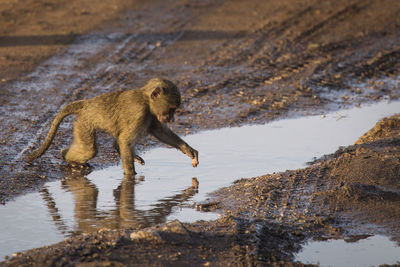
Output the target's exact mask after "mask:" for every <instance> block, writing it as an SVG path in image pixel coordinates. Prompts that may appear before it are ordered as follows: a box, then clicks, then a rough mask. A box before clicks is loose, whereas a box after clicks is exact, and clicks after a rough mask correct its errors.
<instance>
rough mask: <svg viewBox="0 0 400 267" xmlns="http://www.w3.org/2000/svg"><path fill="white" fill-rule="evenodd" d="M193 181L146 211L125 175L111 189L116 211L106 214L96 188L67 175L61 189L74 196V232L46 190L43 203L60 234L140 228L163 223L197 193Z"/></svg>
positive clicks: (81, 177) (80, 176) (77, 176)
mask: <svg viewBox="0 0 400 267" xmlns="http://www.w3.org/2000/svg"><path fill="white" fill-rule="evenodd" d="M194 180H195V181H196V183H193V182H192V186H190V187H188V188H187V189H185V190H182V191H181V192H179V193H178V194H176V195H173V196H169V197H166V198H163V199H160V200H158V201H157V202H156V203H155V204H154V205H153V208H151V209H149V210H142V209H138V208H137V207H136V205H135V184H136V183H137V182H135V179H134V178H133V177H132V176H125V177H124V178H123V180H122V181H121V184H120V185H119V186H118V187H117V188H116V189H114V201H115V209H112V210H107V211H105V210H100V209H99V208H98V207H97V203H98V196H99V190H98V188H97V187H96V186H95V185H94V184H93V183H92V182H91V181H90V180H89V179H88V178H86V177H85V176H84V175H83V174H81V173H79V172H70V173H69V174H67V177H66V178H65V179H64V180H63V181H62V186H63V188H64V189H65V190H66V191H68V192H71V193H72V194H73V196H74V200H75V208H74V217H75V220H76V227H77V228H76V229H69V227H68V226H67V225H66V224H65V223H64V221H63V216H62V214H61V213H60V212H59V210H58V208H57V203H56V202H55V200H54V199H53V197H52V196H51V193H50V192H49V191H48V190H46V189H42V190H41V195H42V196H43V198H44V200H45V201H46V204H47V206H48V208H49V211H50V213H51V216H52V218H53V219H54V222H55V224H56V226H57V228H58V229H59V230H60V231H61V232H63V233H71V232H76V231H78V232H91V231H97V230H98V229H101V228H109V229H121V228H143V227H148V226H152V225H155V224H158V223H162V222H165V221H166V218H167V216H168V215H170V214H171V212H172V211H173V209H174V207H176V206H178V205H180V204H182V203H184V202H186V201H187V200H188V199H189V198H191V197H192V196H194V195H195V194H196V193H197V192H198V190H197V186H198V182H197V179H196V178H194Z"/></svg>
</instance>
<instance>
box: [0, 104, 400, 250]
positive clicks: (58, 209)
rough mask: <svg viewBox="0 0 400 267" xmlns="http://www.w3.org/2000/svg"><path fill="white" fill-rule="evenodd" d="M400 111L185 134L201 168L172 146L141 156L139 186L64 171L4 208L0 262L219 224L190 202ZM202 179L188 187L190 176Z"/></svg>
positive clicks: (370, 110) (308, 155)
mask: <svg viewBox="0 0 400 267" xmlns="http://www.w3.org/2000/svg"><path fill="white" fill-rule="evenodd" d="M398 112H400V102H381V103H377V104H373V105H366V106H363V107H362V108H352V109H348V110H342V111H339V112H333V113H330V114H326V115H324V116H321V114H320V115H316V116H309V117H302V118H297V119H286V120H279V121H275V122H272V123H269V124H266V125H256V126H243V127H240V128H225V129H221V130H213V131H204V132H201V133H199V134H194V135H190V136H186V137H185V140H187V142H188V143H189V144H191V145H192V146H193V147H194V148H196V149H198V150H199V152H200V165H199V166H198V167H197V168H192V167H191V160H190V159H189V158H187V157H186V156H185V155H183V154H181V153H180V152H178V151H176V150H175V149H166V148H156V149H152V150H150V151H148V152H146V153H144V154H143V155H141V156H142V157H143V158H144V160H145V161H146V165H145V166H137V171H138V178H136V182H134V181H132V180H129V179H124V178H123V172H122V169H121V166H120V165H119V166H113V167H109V168H106V169H103V170H96V171H94V172H92V173H90V174H89V175H86V176H84V175H81V174H78V173H66V174H65V179H63V180H62V181H54V182H49V183H47V184H45V186H44V187H43V188H42V189H41V190H40V191H39V192H36V193H29V194H26V195H24V196H21V197H18V198H17V199H16V201H11V202H9V203H7V205H5V206H0V216H1V226H2V231H1V232H0V257H3V256H5V255H10V254H12V253H13V252H16V251H21V250H26V249H30V248H34V247H39V246H43V245H48V244H52V243H55V242H58V241H61V240H62V239H64V238H65V237H66V236H70V235H72V234H74V233H79V232H86V231H93V230H97V229H100V228H112V229H118V228H125V227H132V228H139V227H144V226H149V225H154V224H156V223H161V222H166V221H171V220H174V219H179V220H181V221H185V222H191V221H195V220H199V219H204V220H208V219H214V218H216V217H217V214H213V213H204V212H198V211H196V210H194V209H192V208H189V207H188V205H189V204H190V203H192V202H199V201H203V200H204V199H206V198H207V194H208V193H210V192H212V191H214V190H216V189H218V188H220V187H223V186H228V185H229V184H231V183H232V182H233V181H234V180H237V179H240V178H243V177H254V176H257V175H262V174H267V173H273V172H279V171H284V170H287V169H297V168H301V167H304V166H305V165H306V162H308V161H310V160H312V159H313V158H314V157H320V156H322V155H324V154H327V153H332V152H334V151H335V150H336V149H337V148H338V147H339V146H347V145H350V144H353V143H354V142H355V141H356V139H357V138H358V137H360V136H361V135H362V134H364V133H365V132H366V131H367V130H369V129H370V128H372V127H373V126H374V125H375V123H376V122H377V121H378V120H379V119H380V118H382V117H385V116H388V115H392V114H395V113H398ZM193 177H196V178H197V179H198V181H199V182H200V185H199V188H198V190H193V189H192V188H191V184H192V178H193Z"/></svg>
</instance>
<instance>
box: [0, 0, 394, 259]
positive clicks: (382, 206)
mask: <svg viewBox="0 0 400 267" xmlns="http://www.w3.org/2000/svg"><path fill="white" fill-rule="evenodd" d="M399 13H400V2H399V1H397V0H383V1H373V0H363V1H355V0H352V1H347V0H346V1H345V0H339V1H317V0H314V1H312V0H307V1H295V0H283V1H256V0H250V1H234V0H231V1H223V0H218V1H188V0H187V1H185V0H170V1H157V0H154V1H139V0H130V1H128V0H106V1H101V3H99V2H98V1H93V0H89V1H77V0H76V1H55V0H47V1H31V0H13V1H12V0H7V1H3V2H2V4H1V5H0V93H1V95H0V103H1V108H0V114H1V115H0V122H1V123H0V125H1V128H0V146H1V149H0V201H1V202H2V203H3V204H5V203H6V202H7V201H9V200H11V199H12V198H14V197H15V196H17V195H18V194H21V193H22V192H26V191H27V190H35V189H37V188H38V186H40V185H42V184H43V183H44V182H46V181H49V180H52V179H61V178H63V175H64V172H63V171H61V169H62V168H61V167H65V163H63V161H62V160H61V158H60V156H59V150H60V149H61V148H63V147H65V146H67V145H68V143H69V142H70V140H71V122H72V120H71V119H70V120H67V121H66V122H65V123H64V124H63V127H61V128H60V130H59V133H58V134H57V137H56V140H55V142H54V144H53V145H52V146H51V147H50V149H49V151H48V152H47V153H46V154H45V155H44V156H42V157H41V158H40V159H39V160H37V161H36V162H35V163H34V164H33V165H32V166H27V165H25V163H24V157H25V155H26V153H27V151H29V150H30V149H32V148H33V147H36V146H37V145H38V144H39V143H40V142H41V141H42V140H43V138H44V135H45V133H46V131H47V128H48V126H49V123H50V122H51V120H52V118H53V116H54V114H55V113H56V112H57V111H58V110H59V109H60V107H61V106H63V105H64V104H66V103H68V102H70V101H73V100H77V99H85V98H90V97H93V96H95V95H98V94H101V93H104V92H109V91H112V90H118V89H130V88H135V87H138V86H141V85H143V84H144V83H145V82H146V81H147V80H148V79H150V78H152V77H155V76H162V77H166V78H168V79H170V80H172V81H174V82H175V83H176V84H177V85H178V86H179V88H180V89H181V92H182V95H183V108H182V109H181V110H180V111H179V112H178V114H177V120H176V121H175V122H174V123H173V124H171V125H170V126H171V128H172V129H173V130H175V131H176V132H178V133H179V134H182V135H183V134H188V133H193V132H196V131H199V130H203V129H214V128H219V127H227V126H239V125H243V124H251V123H265V122H268V121H271V120H273V119H276V118H283V117H286V116H293V115H303V114H312V113H313V112H315V111H317V110H322V109H323V110H328V109H332V108H340V107H344V106H349V105H357V104H360V103H363V102H366V101H371V100H372V101H379V100H381V99H398V98H399V96H400V90H399V89H400V85H399V78H398V77H399V70H400V16H398V14H399ZM398 121H399V118H398V117H394V118H391V119H388V120H386V121H384V122H382V123H381V124H379V125H378V126H377V128H375V130H373V131H372V132H370V133H369V134H368V135H367V136H364V137H363V138H361V139H360V140H359V141H358V142H357V144H355V145H354V146H350V147H347V148H344V149H341V150H339V151H337V152H336V153H335V154H333V155H329V156H326V157H325V158H323V159H320V160H317V161H316V162H315V163H313V164H312V165H311V166H310V167H308V168H306V169H302V170H296V171H287V172H284V173H279V174H273V175H265V176H262V177H257V178H252V179H246V180H241V181H238V182H236V183H235V184H234V185H232V186H231V187H228V188H224V189H221V190H220V191H219V192H217V193H216V195H215V205H208V206H209V207H208V208H209V209H216V208H218V209H221V210H223V211H225V213H226V216H223V217H222V218H221V219H219V220H217V221H212V222H197V223H193V224H181V223H179V222H172V223H170V224H168V225H157V226H154V227H153V228H148V229H145V230H143V231H140V232H134V231H133V230H129V229H127V230H126V231H112V230H111V231H101V232H98V233H91V234H83V235H80V236H77V237H73V238H71V239H68V240H66V241H64V242H61V243H59V244H56V245H54V246H51V247H48V248H42V249H39V250H33V251H30V252H27V253H24V254H22V255H18V256H16V257H13V258H12V259H10V260H8V261H6V262H2V263H0V265H10V266H11V265H14V264H15V265H21V266H23V265H26V266H28V265H32V264H33V265H36V266H43V265H49V266H50V265H52V264H55V265H74V264H76V265H81V266H86V265H87V266H94V265H98V266H120V265H121V266H122V265H124V264H126V265H135V264H137V265H139V264H146V263H147V264H150V263H152V264H154V265H167V264H171V265H185V264H189V263H190V264H191V265H206V266H207V265H221V266H222V265H223V266H227V265H240V264H255V265H265V264H266V263H276V264H278V263H279V262H280V261H283V262H284V263H285V264H289V265H290V264H294V263H292V261H293V253H295V252H296V251H298V250H299V249H300V246H301V244H302V242H304V241H305V240H306V239H308V238H330V237H344V238H354V236H356V235H357V234H362V233H363V231H362V229H364V228H365V227H367V226H366V225H368V224H369V223H373V224H376V225H380V226H382V229H381V230H379V231H384V232H385V233H390V235H391V236H393V238H394V239H395V240H396V241H398V242H399V241H400V231H399V228H398V225H397V223H396V222H398V221H399V218H398V216H399V214H400V212H399V209H398V206H399V205H398V204H399V202H398V201H399V189H400V184H399V173H400V169H399V168H400V167H399V166H400V163H399V158H400V154H399V150H398V148H399V144H400V143H399V142H400V141H399V128H400V126H399V122H398ZM98 142H99V144H100V145H101V147H102V150H101V153H100V154H99V155H98V156H97V157H96V158H95V159H93V160H92V161H91V162H90V164H91V165H92V166H93V168H98V167H104V166H107V165H110V164H115V163H116V162H118V157H117V153H116V152H115V151H114V150H113V149H112V147H111V146H110V145H108V144H110V139H109V137H107V136H105V135H101V134H100V135H99V138H98ZM149 145H150V146H151V145H154V142H153V141H143V142H142V143H141V144H140V146H139V150H140V149H143V148H145V147H147V146H149ZM200 153H201V148H200ZM376 231H378V230H376ZM90 262H92V264H91V263H90ZM78 263H79V264H78Z"/></svg>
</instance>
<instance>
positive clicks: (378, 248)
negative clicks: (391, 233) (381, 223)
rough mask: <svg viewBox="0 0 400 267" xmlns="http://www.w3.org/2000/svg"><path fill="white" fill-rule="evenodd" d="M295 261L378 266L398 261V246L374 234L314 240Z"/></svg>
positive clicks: (323, 264)
mask: <svg viewBox="0 0 400 267" xmlns="http://www.w3.org/2000/svg"><path fill="white" fill-rule="evenodd" d="M295 260H296V261H301V262H303V263H311V264H319V265H320V266H331V267H336V266H337V267H340V266H353V267H357V266H378V265H380V264H382V263H385V264H395V263H400V247H399V246H397V244H396V243H395V242H393V241H391V240H390V239H389V238H388V237H386V236H381V235H376V236H370V237H368V238H365V239H362V240H359V241H357V242H349V241H344V240H329V241H315V242H310V243H309V244H307V245H306V246H305V247H304V248H303V249H302V251H301V252H300V253H299V254H298V255H297V256H296V258H295Z"/></svg>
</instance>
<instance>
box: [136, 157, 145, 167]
mask: <svg viewBox="0 0 400 267" xmlns="http://www.w3.org/2000/svg"><path fill="white" fill-rule="evenodd" d="M134 161H136V162H137V163H139V164H140V165H144V159H142V157H140V156H138V155H135V158H134Z"/></svg>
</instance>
